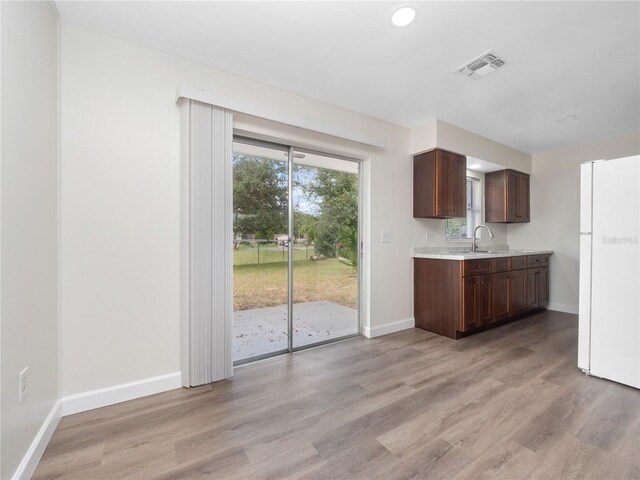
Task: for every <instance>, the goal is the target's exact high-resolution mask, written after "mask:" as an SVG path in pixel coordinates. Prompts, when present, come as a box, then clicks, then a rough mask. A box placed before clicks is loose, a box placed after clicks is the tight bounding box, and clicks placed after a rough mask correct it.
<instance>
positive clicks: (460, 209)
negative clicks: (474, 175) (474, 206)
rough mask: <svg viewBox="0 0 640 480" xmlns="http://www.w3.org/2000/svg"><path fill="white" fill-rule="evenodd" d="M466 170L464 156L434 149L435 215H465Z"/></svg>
mask: <svg viewBox="0 0 640 480" xmlns="http://www.w3.org/2000/svg"><path fill="white" fill-rule="evenodd" d="M466 172H467V160H466V158H465V157H463V156H461V155H456V154H455V153H451V152H447V151H444V150H436V210H435V213H436V216H438V217H464V216H466V214H467V208H466V207H467V173H466Z"/></svg>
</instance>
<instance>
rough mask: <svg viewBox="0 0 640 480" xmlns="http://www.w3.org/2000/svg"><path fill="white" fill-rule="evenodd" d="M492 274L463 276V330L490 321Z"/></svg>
mask: <svg viewBox="0 0 640 480" xmlns="http://www.w3.org/2000/svg"><path fill="white" fill-rule="evenodd" d="M492 280H493V279H492V275H482V276H479V277H465V279H464V281H463V289H464V292H463V313H462V315H463V322H462V323H463V325H462V329H463V331H467V330H470V329H473V328H477V327H479V326H481V325H485V324H487V323H489V322H490V321H491V290H492V288H491V286H492V283H493V282H492Z"/></svg>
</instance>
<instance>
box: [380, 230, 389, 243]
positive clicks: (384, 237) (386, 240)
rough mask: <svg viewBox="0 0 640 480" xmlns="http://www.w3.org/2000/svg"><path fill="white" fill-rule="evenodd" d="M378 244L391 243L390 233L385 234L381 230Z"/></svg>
mask: <svg viewBox="0 0 640 480" xmlns="http://www.w3.org/2000/svg"><path fill="white" fill-rule="evenodd" d="M380 242H381V243H391V232H386V231H384V230H382V231H381V232H380Z"/></svg>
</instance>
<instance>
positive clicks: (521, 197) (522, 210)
mask: <svg viewBox="0 0 640 480" xmlns="http://www.w3.org/2000/svg"><path fill="white" fill-rule="evenodd" d="M515 221H516V222H528V221H529V175H527V174H526V173H520V174H518V189H517V203H516V220H515Z"/></svg>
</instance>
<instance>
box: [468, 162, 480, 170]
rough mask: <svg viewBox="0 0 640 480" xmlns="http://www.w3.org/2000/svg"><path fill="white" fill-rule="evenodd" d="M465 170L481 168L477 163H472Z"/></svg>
mask: <svg viewBox="0 0 640 480" xmlns="http://www.w3.org/2000/svg"><path fill="white" fill-rule="evenodd" d="M467 168H469V169H475V168H482V165H480V164H479V163H474V164H473V165H469V166H468V167H467Z"/></svg>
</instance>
